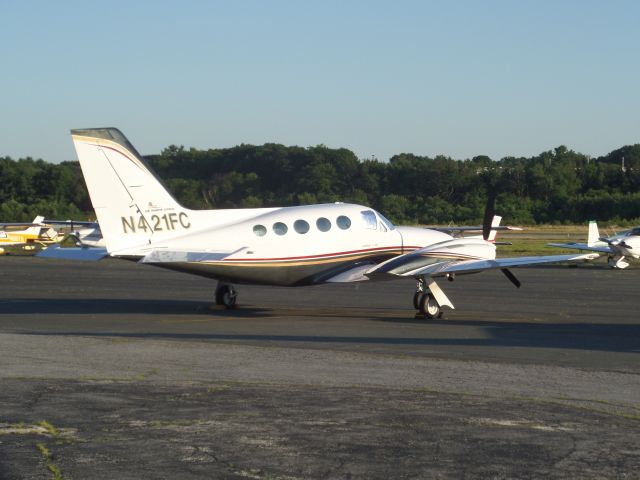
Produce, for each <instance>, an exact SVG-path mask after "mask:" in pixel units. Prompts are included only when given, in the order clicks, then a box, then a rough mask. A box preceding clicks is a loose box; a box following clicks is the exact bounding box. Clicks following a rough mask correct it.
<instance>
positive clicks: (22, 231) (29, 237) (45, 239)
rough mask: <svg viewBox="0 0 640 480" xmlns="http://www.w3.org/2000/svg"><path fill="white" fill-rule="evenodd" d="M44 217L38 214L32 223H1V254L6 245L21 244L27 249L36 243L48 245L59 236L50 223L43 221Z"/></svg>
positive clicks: (15, 245) (14, 245) (16, 245)
mask: <svg viewBox="0 0 640 480" xmlns="http://www.w3.org/2000/svg"><path fill="white" fill-rule="evenodd" d="M43 220H44V217H41V216H37V217H36V218H34V219H33V222H32V223H2V224H0V255H1V254H3V253H5V252H6V251H5V247H18V246H21V247H22V248H24V249H26V250H31V249H33V248H34V247H35V246H36V245H48V244H50V243H53V242H55V241H56V240H57V238H58V232H56V231H55V230H54V229H53V228H52V227H51V226H50V225H47V224H46V223H43V222H42V221H43Z"/></svg>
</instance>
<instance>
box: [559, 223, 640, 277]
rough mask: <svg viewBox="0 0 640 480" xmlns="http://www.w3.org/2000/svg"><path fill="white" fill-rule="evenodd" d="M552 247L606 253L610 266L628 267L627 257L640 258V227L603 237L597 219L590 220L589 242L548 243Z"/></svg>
mask: <svg viewBox="0 0 640 480" xmlns="http://www.w3.org/2000/svg"><path fill="white" fill-rule="evenodd" d="M547 245H548V246H550V247H562V248H571V249H575V250H581V251H592V252H600V253H606V254H607V255H608V256H609V257H608V262H609V266H610V267H612V268H627V267H628V266H629V262H627V261H626V260H625V257H631V258H636V259H637V258H640V227H635V228H632V229H631V230H625V231H623V232H620V233H618V234H616V235H614V236H612V237H601V236H600V233H599V232H598V224H597V223H596V222H595V220H592V221H590V222H589V234H588V236H587V243H547Z"/></svg>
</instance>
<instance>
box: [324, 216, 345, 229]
mask: <svg viewBox="0 0 640 480" xmlns="http://www.w3.org/2000/svg"><path fill="white" fill-rule="evenodd" d="M316 227H318V230H320V231H321V232H328V231H329V230H331V221H330V220H329V219H328V218H324V217H320V218H319V219H318V220H316ZM347 228H348V227H347Z"/></svg>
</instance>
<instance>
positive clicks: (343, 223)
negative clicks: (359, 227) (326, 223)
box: [336, 215, 351, 230]
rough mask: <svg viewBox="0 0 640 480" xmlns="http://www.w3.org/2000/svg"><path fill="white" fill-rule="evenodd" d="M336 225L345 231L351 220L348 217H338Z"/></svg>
mask: <svg viewBox="0 0 640 480" xmlns="http://www.w3.org/2000/svg"><path fill="white" fill-rule="evenodd" d="M336 223H337V224H338V227H340V229H342V230H346V229H348V228H349V227H350V226H351V220H349V217H345V216H344V215H340V216H339V217H338V218H337V219H336Z"/></svg>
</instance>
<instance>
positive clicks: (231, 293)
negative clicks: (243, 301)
mask: <svg viewBox="0 0 640 480" xmlns="http://www.w3.org/2000/svg"><path fill="white" fill-rule="evenodd" d="M237 298H238V291H237V290H236V289H235V288H233V285H229V284H228V283H222V282H219V283H218V287H217V288H216V305H222V306H224V307H226V308H235V306H236V300H237Z"/></svg>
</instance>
